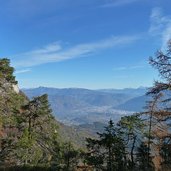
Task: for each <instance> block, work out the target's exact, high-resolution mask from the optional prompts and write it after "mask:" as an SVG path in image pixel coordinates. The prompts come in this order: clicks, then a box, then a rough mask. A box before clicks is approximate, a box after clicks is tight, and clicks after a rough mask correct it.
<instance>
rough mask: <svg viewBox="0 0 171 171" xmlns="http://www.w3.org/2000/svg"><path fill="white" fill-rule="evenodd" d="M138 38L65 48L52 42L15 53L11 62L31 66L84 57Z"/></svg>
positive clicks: (121, 38)
mask: <svg viewBox="0 0 171 171" xmlns="http://www.w3.org/2000/svg"><path fill="white" fill-rule="evenodd" d="M138 39H139V37H138V36H120V37H110V38H108V39H106V40H101V41H99V42H94V43H85V44H79V45H75V46H73V47H70V48H67V49H65V48H64V49H62V47H61V45H59V44H58V43H52V44H49V45H47V46H45V47H43V48H40V49H36V50H33V51H29V52H26V53H22V54H18V55H15V56H14V58H13V60H12V63H13V65H14V66H15V67H31V66H36V65H40V64H45V63H51V62H60V61H64V60H69V59H73V58H79V57H84V56H87V55H89V54H91V53H95V52H97V51H100V50H104V49H108V48H113V47H116V46H123V45H126V44H130V43H133V42H135V41H136V40H138Z"/></svg>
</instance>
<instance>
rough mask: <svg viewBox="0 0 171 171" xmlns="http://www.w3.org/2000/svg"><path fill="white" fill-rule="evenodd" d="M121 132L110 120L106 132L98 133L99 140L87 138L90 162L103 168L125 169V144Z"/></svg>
mask: <svg viewBox="0 0 171 171" xmlns="http://www.w3.org/2000/svg"><path fill="white" fill-rule="evenodd" d="M120 134H121V132H120V131H119V130H118V129H117V127H116V126H114V123H113V122H112V120H110V121H109V123H108V126H107V127H105V131H104V133H98V135H99V139H98V140H94V139H91V138H89V139H87V143H88V144H87V147H88V149H89V152H88V153H87V158H86V159H87V161H88V163H89V164H91V165H94V167H95V168H97V169H102V170H108V171H117V170H118V171H119V170H124V164H125V146H124V142H123V140H122V138H121V136H120Z"/></svg>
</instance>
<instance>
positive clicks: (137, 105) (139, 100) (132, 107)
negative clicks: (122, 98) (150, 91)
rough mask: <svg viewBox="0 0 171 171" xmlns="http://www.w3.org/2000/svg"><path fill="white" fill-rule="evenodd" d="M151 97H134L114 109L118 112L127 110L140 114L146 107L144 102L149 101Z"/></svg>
mask: <svg viewBox="0 0 171 171" xmlns="http://www.w3.org/2000/svg"><path fill="white" fill-rule="evenodd" d="M150 99H151V97H149V96H140V97H135V98H133V99H131V100H128V101H127V102H125V103H123V104H120V105H118V106H116V107H114V108H116V109H120V110H128V111H135V112H142V111H143V110H144V107H145V106H146V102H147V101H149V100H150Z"/></svg>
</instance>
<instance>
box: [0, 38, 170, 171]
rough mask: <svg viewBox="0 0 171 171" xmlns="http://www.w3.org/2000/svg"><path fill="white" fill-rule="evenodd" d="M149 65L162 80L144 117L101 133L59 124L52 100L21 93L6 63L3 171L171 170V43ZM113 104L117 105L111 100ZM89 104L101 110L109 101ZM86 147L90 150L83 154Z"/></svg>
mask: <svg viewBox="0 0 171 171" xmlns="http://www.w3.org/2000/svg"><path fill="white" fill-rule="evenodd" d="M149 61H150V64H151V65H152V66H153V67H154V68H155V69H157V71H158V72H159V74H160V76H161V78H162V79H161V81H156V82H155V83H154V86H153V87H152V88H150V89H149V90H148V92H147V95H148V96H149V99H148V100H149V101H147V103H146V108H145V109H144V111H142V112H137V113H135V114H132V115H128V116H126V115H125V116H122V117H121V119H120V120H119V121H118V122H116V121H115V122H114V121H112V120H111V119H109V121H108V124H107V125H106V126H104V125H103V126H104V128H103V129H101V128H102V123H99V122H95V123H94V125H92V124H82V125H81V127H79V126H78V127H77V126H76V127H68V126H64V125H63V124H61V123H59V122H58V121H56V119H55V117H54V116H53V114H52V110H51V108H50V105H49V102H48V96H47V94H42V95H40V96H37V97H36V96H35V97H33V98H32V99H28V98H27V97H26V96H25V95H24V94H23V93H22V92H21V91H19V90H18V88H17V81H16V80H15V77H14V76H13V72H14V68H12V67H11V66H10V61H9V60H8V59H0V94H1V96H0V98H1V100H0V137H1V138H0V170H56V171H79V170H82V171H83V170H84V171H85V170H86V171H169V170H171V132H170V126H171V125H170V123H171V122H170V121H171V107H170V105H171V103H170V102H171V98H170V90H171V84H170V82H171V69H170V68H171V41H170V42H169V43H168V49H167V51H166V52H165V53H164V52H161V51H158V52H157V53H156V56H155V57H151V58H150V60H149ZM54 91H56V90H54ZM87 91H89V90H85V91H84V93H83V92H80V94H82V93H83V94H84V95H85V94H86V95H87ZM103 91H104V90H103ZM66 93H67V92H66ZM91 93H94V92H91ZM103 93H104V94H105V93H108V92H103ZM72 96H75V92H74V91H73V94H72ZM79 97H82V95H81V96H79ZM101 98H102V99H101ZM108 98H109V99H110V100H111V98H112V100H113V101H115V100H114V98H113V96H111V94H110V95H109V96H108ZM86 99H87V103H88V104H89V105H91V104H92V103H95V104H96V105H97V106H99V107H101V103H102V101H103V96H101V95H100V96H99V95H97V99H98V100H97V99H96V100H95V101H94V99H92V98H91V97H89V96H86ZM73 102H74V103H77V100H76V101H73ZM137 102H138V101H137ZM74 103H73V108H74ZM137 104H138V103H135V105H137ZM75 105H80V104H79V103H78V104H75ZM81 105H82V104H81ZM106 105H107V104H106ZM109 105H111V104H109ZM67 107H68V106H67V105H66V108H67ZM96 117H98V115H96ZM85 128H86V130H88V129H93V130H94V132H93V131H92V133H93V134H95V130H96V129H100V132H98V133H96V137H92V136H91V135H88V134H85V132H84V135H82V131H83V130H85ZM62 134H63V135H62ZM86 136H89V137H87V138H86V139H84V138H85V137H86ZM83 137H84V138H83ZM76 138H78V139H79V140H78V141H77V140H76ZM72 139H75V141H73V142H74V144H72V143H71V142H70V140H72ZM82 142H83V143H84V145H85V144H86V148H83V149H80V148H78V146H79V144H80V146H81V143H82Z"/></svg>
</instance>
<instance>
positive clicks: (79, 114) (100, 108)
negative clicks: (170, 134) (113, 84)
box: [22, 87, 148, 125]
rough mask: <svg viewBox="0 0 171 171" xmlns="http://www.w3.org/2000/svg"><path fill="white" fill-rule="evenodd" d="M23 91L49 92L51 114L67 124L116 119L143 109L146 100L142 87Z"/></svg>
mask: <svg viewBox="0 0 171 171" xmlns="http://www.w3.org/2000/svg"><path fill="white" fill-rule="evenodd" d="M22 91H23V92H24V93H25V94H26V95H27V96H28V97H29V98H32V97H34V96H40V95H42V94H45V93H46V94H48V96H49V102H50V104H51V107H52V109H53V113H54V115H55V116H56V117H57V119H58V120H60V121H62V122H63V123H65V124H68V125H84V124H93V123H94V122H95V123H103V124H104V123H106V122H107V121H108V120H109V119H113V120H114V121H118V120H119V119H120V117H122V116H124V115H130V114H132V113H133V112H138V111H142V110H143V107H144V106H145V101H146V100H148V97H147V96H145V93H146V91H147V88H145V87H140V88H137V89H133V88H126V89H101V90H88V89H81V88H66V89H58V88H48V87H39V88H33V89H22Z"/></svg>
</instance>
